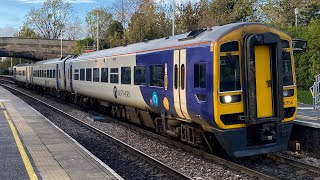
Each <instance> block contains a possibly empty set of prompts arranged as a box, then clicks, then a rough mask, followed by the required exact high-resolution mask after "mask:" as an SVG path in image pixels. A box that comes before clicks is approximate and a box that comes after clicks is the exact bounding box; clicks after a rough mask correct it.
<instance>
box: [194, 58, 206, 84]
mask: <svg viewBox="0 0 320 180" xmlns="http://www.w3.org/2000/svg"><path fill="white" fill-rule="evenodd" d="M193 67H194V69H193V73H194V88H206V87H207V77H206V75H207V67H206V64H205V63H200V64H194V66H193Z"/></svg>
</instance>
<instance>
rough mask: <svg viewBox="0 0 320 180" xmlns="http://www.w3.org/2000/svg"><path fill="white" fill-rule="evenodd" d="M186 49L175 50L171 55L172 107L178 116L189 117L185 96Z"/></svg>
mask: <svg viewBox="0 0 320 180" xmlns="http://www.w3.org/2000/svg"><path fill="white" fill-rule="evenodd" d="M186 73H187V72H186V49H181V50H175V51H174V55H173V77H174V80H173V97H174V107H175V109H176V112H177V115H178V116H179V117H180V118H184V119H190V116H189V113H188V110H187V96H186V87H187V86H186V83H187V82H186Z"/></svg>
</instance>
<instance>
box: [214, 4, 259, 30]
mask: <svg viewBox="0 0 320 180" xmlns="http://www.w3.org/2000/svg"><path fill="white" fill-rule="evenodd" d="M255 3H256V0H220V1H212V2H211V3H210V12H211V14H210V15H211V17H212V21H211V22H210V23H211V24H210V26H213V25H224V24H229V23H234V22H243V21H250V19H253V15H254V12H255V6H254V5H255Z"/></svg>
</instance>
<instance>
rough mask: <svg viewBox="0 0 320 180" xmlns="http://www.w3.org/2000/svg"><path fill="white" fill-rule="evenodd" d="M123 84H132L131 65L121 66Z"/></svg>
mask: <svg viewBox="0 0 320 180" xmlns="http://www.w3.org/2000/svg"><path fill="white" fill-rule="evenodd" d="M121 84H131V67H121Z"/></svg>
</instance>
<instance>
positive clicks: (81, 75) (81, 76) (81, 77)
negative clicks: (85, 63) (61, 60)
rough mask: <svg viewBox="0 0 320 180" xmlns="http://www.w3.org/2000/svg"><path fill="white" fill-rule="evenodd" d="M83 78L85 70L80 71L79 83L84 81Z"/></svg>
mask: <svg viewBox="0 0 320 180" xmlns="http://www.w3.org/2000/svg"><path fill="white" fill-rule="evenodd" d="M84 78H85V70H84V69H80V81H84Z"/></svg>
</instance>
